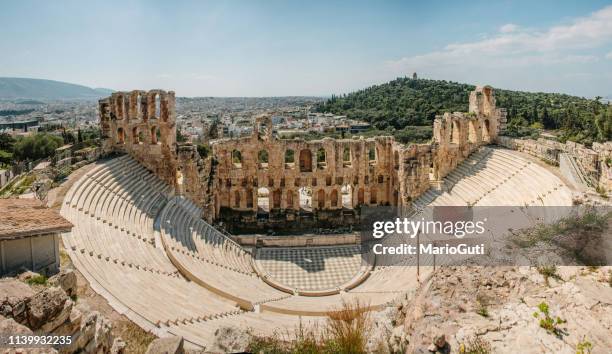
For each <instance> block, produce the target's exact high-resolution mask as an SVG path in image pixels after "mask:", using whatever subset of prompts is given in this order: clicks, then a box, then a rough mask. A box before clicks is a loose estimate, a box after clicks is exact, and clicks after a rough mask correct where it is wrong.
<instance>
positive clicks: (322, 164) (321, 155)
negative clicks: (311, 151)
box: [317, 148, 327, 169]
mask: <svg viewBox="0 0 612 354" xmlns="http://www.w3.org/2000/svg"><path fill="white" fill-rule="evenodd" d="M326 167H327V152H326V151H325V149H324V148H319V150H317V168H319V169H325V168H326Z"/></svg>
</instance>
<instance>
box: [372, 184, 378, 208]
mask: <svg viewBox="0 0 612 354" xmlns="http://www.w3.org/2000/svg"><path fill="white" fill-rule="evenodd" d="M370 204H374V205H376V204H378V189H376V187H372V188H370Z"/></svg>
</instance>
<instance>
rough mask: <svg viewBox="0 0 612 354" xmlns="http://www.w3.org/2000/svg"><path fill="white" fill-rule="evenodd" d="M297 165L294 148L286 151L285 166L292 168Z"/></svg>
mask: <svg viewBox="0 0 612 354" xmlns="http://www.w3.org/2000/svg"><path fill="white" fill-rule="evenodd" d="M294 167H295V152H294V151H293V150H287V151H285V168H288V169H292V168H294Z"/></svg>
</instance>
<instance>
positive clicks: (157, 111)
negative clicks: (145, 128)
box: [153, 94, 161, 119]
mask: <svg viewBox="0 0 612 354" xmlns="http://www.w3.org/2000/svg"><path fill="white" fill-rule="evenodd" d="M153 100H154V101H155V118H157V119H159V118H160V117H161V96H160V95H158V94H154V95H153Z"/></svg>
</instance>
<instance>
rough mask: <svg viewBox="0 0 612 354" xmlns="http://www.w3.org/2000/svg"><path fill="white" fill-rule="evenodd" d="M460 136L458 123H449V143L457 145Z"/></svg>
mask: <svg viewBox="0 0 612 354" xmlns="http://www.w3.org/2000/svg"><path fill="white" fill-rule="evenodd" d="M460 135H461V125H460V124H459V122H458V121H456V120H454V121H452V122H451V143H454V144H459V139H460Z"/></svg>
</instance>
